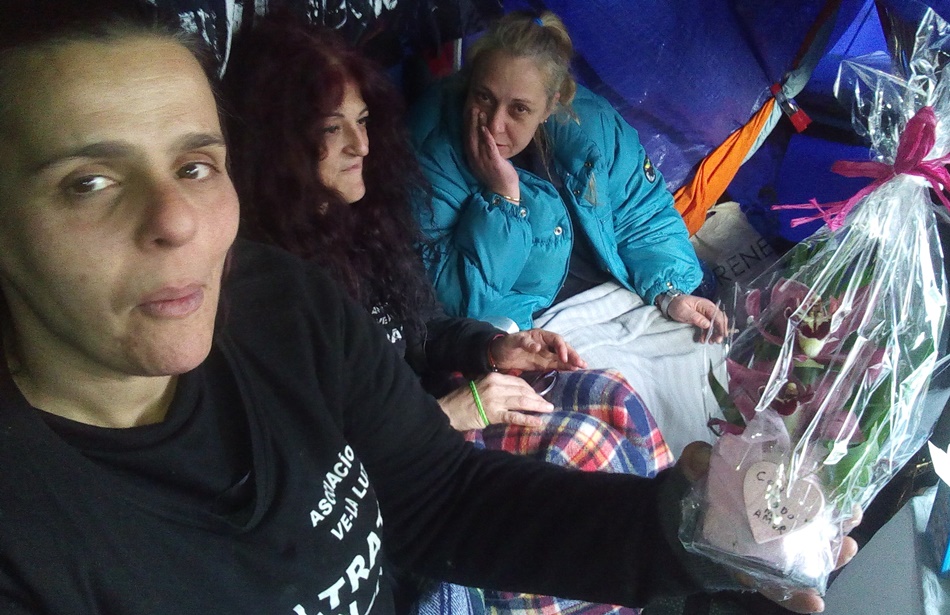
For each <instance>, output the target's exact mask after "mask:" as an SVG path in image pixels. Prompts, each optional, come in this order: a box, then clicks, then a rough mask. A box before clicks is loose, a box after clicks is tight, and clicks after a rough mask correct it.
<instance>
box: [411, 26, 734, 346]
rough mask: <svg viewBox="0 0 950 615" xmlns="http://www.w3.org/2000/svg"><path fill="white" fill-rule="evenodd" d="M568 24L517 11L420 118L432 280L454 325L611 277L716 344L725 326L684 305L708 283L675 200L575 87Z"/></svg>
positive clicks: (618, 120) (523, 323)
mask: <svg viewBox="0 0 950 615" xmlns="http://www.w3.org/2000/svg"><path fill="white" fill-rule="evenodd" d="M572 53H573V48H572V44H571V41H570V37H569V36H568V34H567V32H566V30H565V29H564V26H563V24H562V23H561V21H560V19H559V18H558V17H557V16H556V15H554V14H553V13H549V12H545V13H544V14H542V16H541V17H534V16H532V15H529V14H525V13H512V14H509V15H507V16H505V17H503V18H502V19H501V20H499V22H498V23H496V24H495V26H494V27H493V28H492V29H491V30H490V31H489V32H488V33H487V34H486V35H485V36H484V37H482V38H481V39H479V40H478V41H477V42H476V43H475V45H474V46H473V47H472V49H471V52H470V54H469V62H468V69H467V72H466V73H464V74H463V75H460V76H459V77H456V78H453V79H450V80H447V81H445V82H443V83H441V84H440V85H439V86H437V87H436V88H434V89H433V90H432V91H430V92H428V93H427V94H426V95H425V96H424V97H423V99H422V100H420V101H419V103H418V104H417V105H416V107H415V109H414V114H413V118H412V125H411V128H412V132H413V139H414V144H415V146H416V148H417V152H418V154H419V158H420V161H421V163H422V166H423V169H424V171H425V173H426V175H427V177H428V179H429V181H430V182H431V183H432V185H433V189H434V195H433V210H432V212H431V213H430V212H429V210H428V209H427V208H421V207H420V208H418V214H417V215H418V218H419V222H420V224H421V226H422V229H423V231H424V233H425V234H426V236H427V237H428V238H429V240H430V244H429V245H428V246H427V248H428V255H427V256H428V259H427V260H428V263H427V266H428V268H429V273H430V276H431V278H432V280H433V282H434V284H435V287H436V290H437V292H438V295H439V298H440V300H441V301H442V302H443V303H444V304H445V308H446V310H447V311H448V312H449V313H450V314H453V315H456V316H469V317H473V318H490V317H496V316H507V317H510V318H512V319H513V320H514V321H515V322H516V323H518V325H519V326H520V327H522V328H530V327H531V323H532V319H533V317H534V316H535V315H537V314H538V313H539V312H541V311H543V310H544V309H545V308H547V307H549V306H551V305H553V304H555V303H557V302H559V301H561V300H563V299H566V298H567V297H569V296H572V295H575V294H578V293H579V292H582V291H584V290H587V289H589V288H592V287H594V286H596V285H598V284H600V283H602V282H606V281H608V280H611V279H613V280H615V281H616V282H618V283H619V284H621V285H622V286H624V287H625V288H627V289H628V290H630V291H632V292H634V293H637V294H638V295H640V297H642V298H643V300H644V302H646V303H647V304H655V305H657V307H659V308H660V309H661V310H662V311H663V313H664V314H665V315H667V316H668V317H669V318H672V319H673V320H676V321H679V322H683V323H690V324H693V325H696V326H697V327H700V328H702V329H708V328H709V327H710V326H714V323H715V328H716V330H715V331H714V335H713V336H711V339H714V340H717V341H718V340H720V339H721V335H722V333H723V332H724V331H725V328H726V323H725V319H724V317H722V316H721V315H717V311H716V306H715V305H714V304H713V303H712V302H710V301H708V300H706V299H702V298H700V297H695V296H692V295H689V294H688V293H689V292H690V291H692V290H694V289H695V288H696V287H697V286H698V285H699V283H700V281H701V279H702V273H701V269H700V265H699V261H698V260H697V258H696V254H695V252H694V250H693V248H692V246H691V245H690V243H689V239H688V235H687V231H686V227H685V225H684V223H683V220H682V218H681V217H680V215H679V213H678V212H677V211H676V210H675V209H674V208H673V198H672V196H671V195H670V193H669V191H668V190H667V189H666V184H665V182H664V181H663V178H662V177H661V176H660V174H659V172H658V171H657V170H656V169H655V168H654V167H653V165H652V163H651V162H650V159H649V158H648V157H647V155H646V153H645V152H644V150H643V147H642V146H641V145H640V141H639V138H638V137H637V132H636V130H634V129H633V128H632V127H631V126H630V125H629V124H627V122H626V121H625V120H624V119H623V118H622V117H621V116H620V115H619V114H618V113H617V112H616V111H615V110H614V109H613V108H612V107H611V106H610V105H609V104H608V103H607V101H605V100H604V99H603V98H601V97H599V96H597V95H595V94H594V93H592V92H590V91H589V90H587V89H584V88H582V87H578V86H577V85H576V84H575V82H574V80H573V78H572V77H571V76H570V73H569V68H568V67H569V63H570V58H571V55H572Z"/></svg>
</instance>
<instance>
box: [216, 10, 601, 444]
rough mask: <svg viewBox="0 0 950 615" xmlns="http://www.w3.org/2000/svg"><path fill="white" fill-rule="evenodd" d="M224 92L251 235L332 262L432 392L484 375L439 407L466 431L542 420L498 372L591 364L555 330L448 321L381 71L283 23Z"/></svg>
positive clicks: (527, 390)
mask: <svg viewBox="0 0 950 615" xmlns="http://www.w3.org/2000/svg"><path fill="white" fill-rule="evenodd" d="M223 86H224V91H225V95H226V96H225V97H226V99H227V105H228V109H229V111H231V112H232V115H231V117H229V118H227V120H228V132H229V139H230V141H231V168H232V175H233V177H234V183H235V185H236V187H237V190H238V194H239V196H240V200H241V204H242V210H243V216H242V222H241V224H242V232H243V233H244V234H245V235H246V236H248V237H251V238H253V239H258V240H261V241H265V242H268V243H274V244H277V245H279V246H281V247H283V248H285V249H287V250H288V251H290V252H293V253H294V254H297V255H298V256H302V257H304V258H313V259H316V260H317V261H319V262H320V263H322V264H323V265H324V266H325V267H326V268H327V269H328V270H329V271H330V272H331V273H332V275H333V276H334V277H335V278H336V279H337V281H338V282H340V283H341V284H342V285H343V286H344V287H345V288H346V290H347V292H348V293H349V295H350V296H351V297H353V298H354V299H355V300H357V301H359V302H360V303H361V304H362V305H363V306H364V307H365V308H366V309H367V311H369V312H371V313H372V314H373V316H374V317H375V318H376V320H377V321H378V322H379V324H380V325H382V326H383V327H384V328H385V330H386V332H387V335H388V336H389V339H390V341H392V342H393V343H395V344H397V345H399V346H400V347H401V348H402V349H403V351H404V353H405V356H406V360H407V361H409V363H410V364H411V365H412V366H413V368H415V369H416V371H417V372H418V373H420V375H422V376H423V377H424V380H426V382H427V383H428V384H430V386H431V387H432V390H433V392H434V393H436V394H440V393H444V392H445V390H444V387H443V389H442V390H438V386H437V385H436V384H433V383H434V382H438V380H437V379H436V378H432V377H431V376H433V374H436V373H441V374H445V373H447V372H452V371H460V372H463V373H465V374H469V375H473V376H474V375H480V377H479V378H476V379H475V380H474V381H473V382H471V383H470V384H469V385H466V386H464V387H460V388H457V389H455V390H452V391H450V392H448V394H447V395H444V396H443V397H442V398H441V399H440V400H439V401H440V404H441V406H442V408H443V410H444V411H445V412H446V414H447V415H448V416H449V419H450V421H451V423H452V425H453V426H454V427H456V428H457V429H460V430H465V429H473V428H481V427H484V426H486V425H488V424H489V423H513V424H521V425H534V426H537V425H540V419H539V418H538V417H537V416H533V415H531V414H524V412H525V411H527V412H532V413H534V412H550V411H551V410H552V409H553V407H552V405H551V404H550V403H549V402H547V401H546V400H544V399H543V398H542V397H541V396H540V395H538V393H537V392H535V390H533V389H532V388H531V386H529V385H528V384H527V383H526V382H525V380H523V379H521V378H517V377H514V376H509V375H505V374H501V373H494V372H493V370H494V369H517V370H551V369H561V370H574V369H578V368H580V367H584V366H585V364H584V362H583V361H582V360H581V359H580V358H579V357H578V355H577V353H576V352H574V350H573V349H571V348H570V347H569V346H568V345H567V344H566V343H564V341H563V339H562V338H561V337H560V336H558V335H556V334H553V333H549V332H546V331H542V330H531V331H523V332H519V333H515V334H512V335H505V334H504V333H502V332H501V331H499V330H498V329H496V328H494V327H492V326H491V325H488V324H487V323H484V322H481V321H476V320H471V319H461V318H445V317H444V316H442V315H441V312H440V310H439V309H438V307H437V304H436V302H435V299H434V296H433V293H432V289H431V286H430V285H429V282H428V280H427V279H426V277H425V273H424V271H423V269H422V265H421V262H420V260H419V256H418V255H417V253H416V252H415V249H414V243H415V241H416V240H417V239H418V238H419V235H418V231H417V228H416V225H415V222H414V219H413V216H412V215H411V212H410V200H411V196H412V195H413V193H414V192H423V191H425V190H426V189H427V186H426V183H425V180H424V178H423V177H422V174H421V172H420V171H419V168H418V166H417V164H416V162H415V158H414V156H413V154H412V151H411V150H410V148H409V141H408V138H407V135H406V134H405V132H404V128H403V122H402V118H403V114H402V103H401V97H400V95H399V93H398V91H397V90H396V89H395V87H394V86H393V85H392V84H391V83H390V82H389V80H388V79H387V78H386V76H385V75H384V74H383V73H382V71H381V70H379V69H378V68H376V67H375V66H374V65H372V64H371V63H370V61H369V60H368V59H366V58H365V57H364V56H363V55H361V54H360V53H359V52H357V51H356V50H354V49H352V48H350V47H348V46H347V45H346V44H345V43H344V42H343V41H342V40H340V39H339V37H337V36H336V35H335V33H333V32H331V31H329V30H326V29H323V28H320V27H316V26H311V25H308V24H305V23H302V22H299V21H297V20H295V19H294V18H292V17H289V16H286V15H277V16H273V15H272V16H268V17H265V18H263V19H262V20H259V22H258V23H257V24H255V28H253V29H252V30H251V31H249V32H247V33H245V34H244V35H243V36H242V37H241V38H239V39H238V41H237V42H236V44H235V48H234V49H233V51H232V55H231V59H230V61H229V65H228V69H227V72H226V74H225V78H224V84H223ZM371 144H372V147H370V145H371Z"/></svg>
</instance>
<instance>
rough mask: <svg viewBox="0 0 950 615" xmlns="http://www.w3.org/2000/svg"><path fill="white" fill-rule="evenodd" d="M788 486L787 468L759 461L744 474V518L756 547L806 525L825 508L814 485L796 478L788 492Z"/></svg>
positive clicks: (805, 479) (823, 501)
mask: <svg viewBox="0 0 950 615" xmlns="http://www.w3.org/2000/svg"><path fill="white" fill-rule="evenodd" d="M787 482H788V476H787V470H786V467H785V466H784V465H778V464H776V463H773V462H771V461H758V462H756V463H754V464H752V466H751V467H750V468H749V470H748V471H747V472H746V475H745V483H744V485H743V496H744V497H745V507H746V516H747V517H748V518H749V526H750V527H751V529H752V536H753V537H754V538H755V541H756V542H757V543H759V544H762V543H764V542H769V541H770V540H775V539H776V538H781V537H782V536H787V535H788V534H791V533H792V532H794V531H795V530H797V529H800V528H802V527H804V526H805V525H808V524H809V523H811V521H812V520H814V518H815V517H816V516H817V515H818V513H820V512H821V509H822V508H824V506H825V496H824V494H823V493H822V492H821V488H820V487H819V486H818V485H817V484H816V483H815V482H813V481H811V480H809V479H807V478H799V479H796V480H795V482H794V483H793V484H792V486H791V488H790V489H789V488H788V485H787Z"/></svg>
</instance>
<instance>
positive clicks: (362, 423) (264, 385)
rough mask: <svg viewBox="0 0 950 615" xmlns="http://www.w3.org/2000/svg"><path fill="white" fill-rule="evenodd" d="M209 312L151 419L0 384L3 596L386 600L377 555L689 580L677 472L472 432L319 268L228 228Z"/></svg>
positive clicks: (435, 571) (76, 610) (611, 583)
mask: <svg viewBox="0 0 950 615" xmlns="http://www.w3.org/2000/svg"><path fill="white" fill-rule="evenodd" d="M218 328H219V330H218V332H217V336H216V340H215V343H214V347H213V350H212V353H211V356H210V357H209V358H208V360H207V361H205V363H204V364H203V365H202V366H200V367H199V368H197V369H196V370H194V371H193V372H190V373H188V374H184V375H182V376H181V377H180V380H179V384H178V388H177V390H176V396H175V399H174V400H173V403H172V406H171V408H170V409H169V413H168V416H167V418H166V420H165V421H164V422H163V423H160V424H157V425H149V426H142V427H135V428H130V429H104V428H97V427H92V426H88V425H82V424H78V423H72V422H70V421H67V420H65V419H60V418H57V417H50V416H44V413H42V412H40V411H38V410H36V409H34V408H32V407H30V406H29V405H28V403H27V402H26V400H25V399H24V398H23V397H22V396H21V395H20V394H19V393H18V392H17V391H16V390H15V389H13V390H11V388H10V387H7V388H6V390H4V391H3V392H2V393H0V406H2V409H0V468H2V471H0V612H2V613H11V614H13V613H16V614H21V613H44V614H48V615H92V614H101V615H133V614H134V615H147V614H156V615H158V614H162V615H167V614H172V613H174V614H175V615H192V614H194V615H198V614H201V615H207V614H208V613H215V614H217V613H222V614H223V613H227V614H228V615H239V614H243V613H246V614H248V615H262V614H269V615H270V614H279V615H318V614H322V615H330V614H331V613H333V614H337V613H339V614H344V613H346V614H360V615H362V614H364V613H368V612H373V613H380V614H388V613H391V611H392V597H391V592H390V589H389V587H388V586H387V582H386V580H385V577H384V575H383V574H382V572H381V571H382V569H383V567H384V566H387V565H388V564H387V563H386V562H387V561H390V560H391V561H394V562H397V563H398V564H399V565H400V566H403V567H405V568H407V569H410V570H414V571H417V572H420V573H423V574H427V575H429V576H432V577H436V578H444V579H447V580H451V581H455V582H458V583H462V584H466V585H472V586H478V587H495V588H499V589H509V590H517V591H528V592H535V593H545V594H553V595H561V596H566V597H577V598H581V599H587V600H591V601H595V602H604V603H615V604H626V605H633V606H635V605H641V604H643V603H645V602H646V601H647V600H648V599H649V598H650V597H651V596H653V595H656V594H662V593H666V592H686V591H696V590H697V589H698V586H697V585H696V583H695V582H694V581H692V580H691V578H692V577H691V576H690V574H689V573H688V572H687V569H686V567H685V564H684V563H683V562H684V561H687V560H688V557H691V556H685V553H682V552H681V551H682V548H681V547H678V546H675V545H674V543H673V541H671V540H670V539H669V538H668V536H669V535H670V532H669V522H667V523H666V524H665V526H666V527H664V519H663V511H664V507H663V505H662V504H661V499H662V497H666V496H664V494H665V493H667V491H668V490H669V489H670V487H671V485H673V484H674V482H675V481H674V480H673V479H675V478H676V477H675V475H673V474H670V473H666V474H664V475H661V477H660V478H659V479H656V480H648V479H642V478H637V477H633V476H624V475H614V474H596V473H592V474H587V473H580V472H572V471H568V470H564V469H562V468H557V467H554V466H551V465H548V464H544V463H541V462H535V461H532V460H529V459H525V458H519V457H515V456H511V455H508V454H505V453H500V452H492V451H477V450H475V449H473V448H472V447H471V446H469V445H467V444H465V443H464V442H463V441H462V438H461V436H460V435H459V434H457V433H456V432H454V431H453V430H452V429H450V428H449V425H448V422H447V420H446V419H445V417H444V416H443V415H442V413H441V411H440V410H439V407H438V405H437V404H436V403H435V402H434V400H433V399H432V398H431V397H429V396H428V395H426V394H425V393H424V391H423V390H422V389H421V388H420V386H419V383H418V379H417V378H416V376H415V374H414V373H413V372H412V371H411V370H410V369H409V368H408V367H407V366H406V364H405V362H404V361H403V359H402V358H401V357H400V356H399V354H398V353H397V352H395V351H394V350H393V348H392V345H391V344H390V343H389V342H388V341H387V340H386V338H385V336H384V335H383V333H382V332H381V331H380V328H379V327H378V326H377V325H376V323H374V322H373V321H372V319H371V317H369V316H368V315H367V314H366V313H365V312H364V310H362V309H361V308H360V307H359V306H357V305H355V304H353V303H351V302H350V301H348V300H346V299H345V298H344V297H343V296H342V294H341V293H340V292H339V291H338V290H337V288H336V287H335V286H334V285H333V284H332V283H330V282H329V281H328V280H327V279H326V278H325V276H324V275H323V274H322V273H320V272H319V270H317V269H316V268H315V267H312V266H310V265H307V264H305V263H303V262H301V261H299V260H297V259H295V258H293V257H291V256H288V255H286V254H284V253H282V252H280V251H278V250H274V249H269V248H264V247H261V246H257V245H252V244H247V243H242V242H239V243H238V245H237V246H236V248H235V251H234V260H233V266H232V269H231V271H230V273H229V277H228V279H227V281H226V284H225V290H224V297H223V301H222V314H221V316H220V318H219V323H218ZM667 495H668V494H667ZM667 514H672V512H671V511H670V512H669V513H667ZM667 521H668V520H667ZM673 524H674V525H675V521H674V523H673ZM664 529H666V530H667V531H665V532H664ZM387 558H389V560H387Z"/></svg>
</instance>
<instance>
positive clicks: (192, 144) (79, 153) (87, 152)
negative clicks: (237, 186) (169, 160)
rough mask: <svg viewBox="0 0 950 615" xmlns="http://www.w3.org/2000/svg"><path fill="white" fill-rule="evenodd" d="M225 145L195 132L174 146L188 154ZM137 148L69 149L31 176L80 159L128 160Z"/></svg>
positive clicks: (116, 144)
mask: <svg viewBox="0 0 950 615" xmlns="http://www.w3.org/2000/svg"><path fill="white" fill-rule="evenodd" d="M224 145H225V142H224V136H223V135H221V134H216V133H204V132H195V133H188V134H186V135H184V136H182V137H180V138H179V139H177V140H176V141H175V143H174V145H173V146H172V150H173V151H175V152H186V151H189V150H193V149H200V148H202V147H208V146H221V147H223V146H224ZM136 149H137V148H136V146H134V145H132V144H131V143H128V142H126V141H98V142H96V143H89V144H87V145H80V146H78V147H75V148H72V149H68V150H65V151H62V152H59V153H58V154H54V155H53V156H51V157H50V158H47V159H46V160H44V161H43V162H40V163H39V164H36V165H34V166H33V167H31V169H30V174H31V175H38V174H40V173H42V172H44V171H46V170H47V169H50V168H52V167H55V166H57V165H60V164H63V163H65V162H68V161H70V160H76V159H80V158H95V159H100V160H101V159H104V160H116V159H119V158H128V157H131V156H133V155H134V154H135V151H136Z"/></svg>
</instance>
